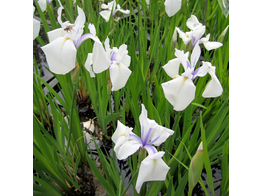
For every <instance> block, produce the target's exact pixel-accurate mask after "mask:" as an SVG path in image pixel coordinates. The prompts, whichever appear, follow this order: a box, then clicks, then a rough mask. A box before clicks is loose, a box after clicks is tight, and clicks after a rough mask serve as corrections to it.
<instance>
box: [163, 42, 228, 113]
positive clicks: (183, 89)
mask: <svg viewBox="0 0 262 196" xmlns="http://www.w3.org/2000/svg"><path fill="white" fill-rule="evenodd" d="M200 53H201V50H200V46H199V43H198V42H197V43H196V45H195V47H194V49H193V51H192V54H191V62H189V60H188V56H189V53H188V52H187V53H184V51H180V50H177V49H176V52H175V55H176V57H177V58H175V59H172V60H170V61H169V62H168V63H167V64H166V65H164V66H163V68H164V70H165V71H166V73H167V74H168V75H169V76H170V77H172V78H173V80H171V81H168V82H165V83H163V84H162V88H163V90H164V94H165V97H166V99H167V100H168V101H169V102H170V103H171V104H172V105H173V106H174V110H177V111H181V110H184V109H185V108H186V107H187V106H188V105H189V104H190V103H191V102H192V101H193V100H194V99H195V91H196V86H195V85H194V82H193V81H194V79H195V78H196V77H197V76H199V77H203V76H205V75H206V74H207V73H209V74H210V76H211V78H212V79H211V81H210V82H209V83H208V84H207V86H206V88H205V90H204V92H203V94H202V96H203V97H218V96H220V95H221V94H222V92H223V88H222V86H221V84H220V82H219V80H218V78H217V76H216V74H215V70H216V68H215V67H214V66H212V65H211V63H209V62H203V65H202V66H201V67H199V68H197V69H196V70H195V68H196V64H197V62H198V59H199V57H200ZM180 63H181V64H182V65H183V68H184V73H182V75H181V76H180V75H179V66H180Z"/></svg>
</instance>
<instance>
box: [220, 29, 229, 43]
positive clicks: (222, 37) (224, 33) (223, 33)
mask: <svg viewBox="0 0 262 196" xmlns="http://www.w3.org/2000/svg"><path fill="white" fill-rule="evenodd" d="M228 27H229V25H227V27H226V28H225V30H224V31H223V32H222V33H221V34H220V36H219V37H218V42H222V41H223V39H224V37H225V35H226V33H227V30H228Z"/></svg>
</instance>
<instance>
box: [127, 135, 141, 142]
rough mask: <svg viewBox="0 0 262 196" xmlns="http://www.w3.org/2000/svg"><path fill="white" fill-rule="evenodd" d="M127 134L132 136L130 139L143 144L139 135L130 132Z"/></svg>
mask: <svg viewBox="0 0 262 196" xmlns="http://www.w3.org/2000/svg"><path fill="white" fill-rule="evenodd" d="M129 136H130V138H132V139H134V140H136V141H137V142H139V143H141V144H143V141H142V139H141V138H140V137H138V136H137V135H135V134H132V133H131V134H129Z"/></svg>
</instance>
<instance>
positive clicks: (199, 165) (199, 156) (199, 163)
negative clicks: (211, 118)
mask: <svg viewBox="0 0 262 196" xmlns="http://www.w3.org/2000/svg"><path fill="white" fill-rule="evenodd" d="M203 163H204V151H203V143H202V142H201V143H200V145H199V147H198V149H197V152H196V154H195V155H194V157H193V158H192V160H191V163H190V166H189V173H188V187H189V190H191V191H192V190H193V188H194V187H195V186H196V184H197V182H198V180H199V178H200V176H201V173H202V169H203Z"/></svg>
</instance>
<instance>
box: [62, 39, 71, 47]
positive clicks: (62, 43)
mask: <svg viewBox="0 0 262 196" xmlns="http://www.w3.org/2000/svg"><path fill="white" fill-rule="evenodd" d="M68 39H70V38H68V37H66V38H65V39H64V40H63V42H62V44H61V49H62V47H63V45H64V43H65V41H66V40H68Z"/></svg>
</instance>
